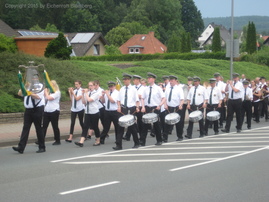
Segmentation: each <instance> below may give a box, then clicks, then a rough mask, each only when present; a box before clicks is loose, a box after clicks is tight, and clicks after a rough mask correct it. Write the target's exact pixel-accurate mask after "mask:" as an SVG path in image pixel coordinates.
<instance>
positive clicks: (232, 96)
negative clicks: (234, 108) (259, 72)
mask: <svg viewBox="0 0 269 202" xmlns="http://www.w3.org/2000/svg"><path fill="white" fill-rule="evenodd" d="M235 84H236V82H234V86H235ZM231 98H234V90H232V95H231Z"/></svg>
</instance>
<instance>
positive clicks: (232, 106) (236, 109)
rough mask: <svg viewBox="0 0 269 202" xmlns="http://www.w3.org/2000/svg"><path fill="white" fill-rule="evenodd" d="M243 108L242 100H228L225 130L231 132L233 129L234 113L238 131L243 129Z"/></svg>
mask: <svg viewBox="0 0 269 202" xmlns="http://www.w3.org/2000/svg"><path fill="white" fill-rule="evenodd" d="M241 108H242V99H241V98H240V99H236V100H231V99H229V100H228V103H227V120H226V125H225V129H226V130H227V131H230V128H231V122H232V120H233V115H234V113H235V114H236V128H237V130H241V129H242V121H241V119H242V116H241Z"/></svg>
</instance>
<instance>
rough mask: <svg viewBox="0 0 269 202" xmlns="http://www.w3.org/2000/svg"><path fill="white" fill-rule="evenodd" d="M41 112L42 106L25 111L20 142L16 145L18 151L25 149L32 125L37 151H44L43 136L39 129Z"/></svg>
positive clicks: (42, 110) (40, 128)
mask: <svg viewBox="0 0 269 202" xmlns="http://www.w3.org/2000/svg"><path fill="white" fill-rule="evenodd" d="M43 112H44V106H41V107H36V108H33V109H25V112H24V117H23V118H24V120H23V128H22V132H21V137H20V142H19V144H18V147H19V149H20V150H22V151H23V150H24V149H25V147H26V144H27V141H28V137H29V132H30V129H31V126H32V123H34V125H35V129H36V136H37V140H38V146H39V149H45V141H44V135H43V130H42V127H41V123H42V117H43Z"/></svg>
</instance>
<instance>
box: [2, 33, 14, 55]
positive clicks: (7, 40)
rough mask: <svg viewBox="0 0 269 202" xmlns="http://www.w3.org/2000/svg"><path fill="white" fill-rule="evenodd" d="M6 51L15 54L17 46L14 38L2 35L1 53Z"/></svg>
mask: <svg viewBox="0 0 269 202" xmlns="http://www.w3.org/2000/svg"><path fill="white" fill-rule="evenodd" d="M4 51H8V52H11V53H15V52H16V51H17V46H16V42H15V40H14V39H13V38H11V37H7V36H6V35H4V34H0V53H1V52H4Z"/></svg>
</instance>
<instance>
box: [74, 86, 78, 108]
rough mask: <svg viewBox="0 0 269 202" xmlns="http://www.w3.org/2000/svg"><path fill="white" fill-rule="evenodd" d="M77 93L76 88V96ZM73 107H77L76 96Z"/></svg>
mask: <svg viewBox="0 0 269 202" xmlns="http://www.w3.org/2000/svg"><path fill="white" fill-rule="evenodd" d="M77 95H78V90H77V91H76V96H77ZM74 108H75V109H76V108H77V100H76V98H75V97H74Z"/></svg>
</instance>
